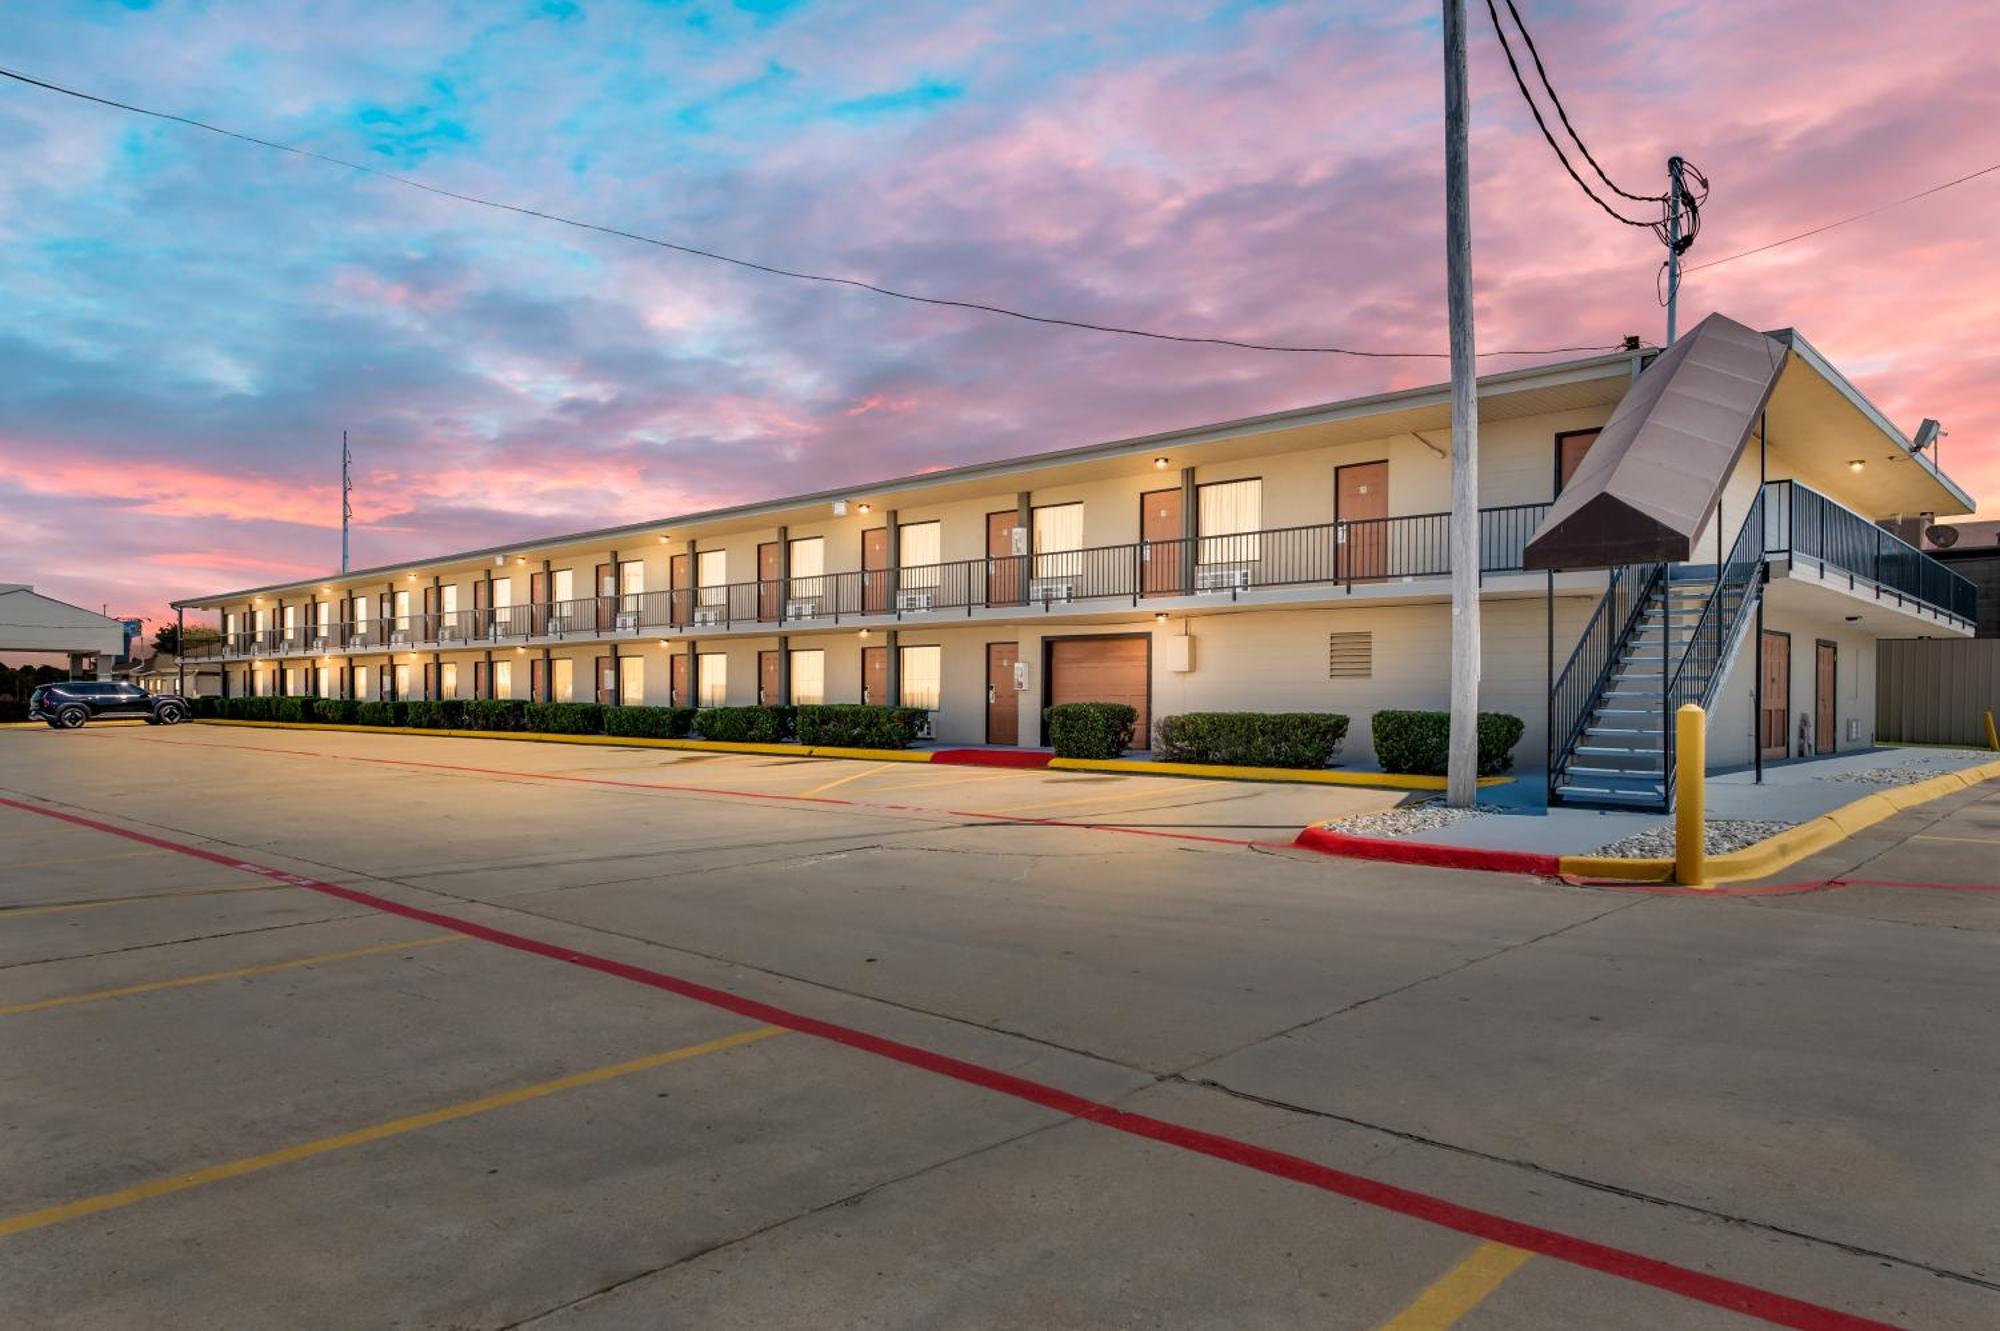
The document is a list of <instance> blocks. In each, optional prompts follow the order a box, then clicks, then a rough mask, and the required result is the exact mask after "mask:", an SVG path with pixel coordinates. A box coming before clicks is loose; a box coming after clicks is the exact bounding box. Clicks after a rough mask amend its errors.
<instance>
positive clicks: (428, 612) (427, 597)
mask: <svg viewBox="0 0 2000 1331" xmlns="http://www.w3.org/2000/svg"><path fill="white" fill-rule="evenodd" d="M422 627H423V631H422V632H421V633H419V634H418V635H417V640H418V641H420V642H436V641H437V640H438V620H437V588H436V587H435V586H426V587H425V588H424V622H423V626H422Z"/></svg>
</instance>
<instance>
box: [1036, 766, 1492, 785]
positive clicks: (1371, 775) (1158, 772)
mask: <svg viewBox="0 0 2000 1331" xmlns="http://www.w3.org/2000/svg"><path fill="white" fill-rule="evenodd" d="M1049 766H1050V767H1053V768H1056V769H1059V770H1061V771H1068V772H1123V773H1126V774H1128V775H1131V776H1200V777H1207V778H1209V779H1210V780H1212V781H1291V782H1297V783H1300V784H1303V785H1313V786H1368V787H1372V788H1374V789H1378V790H1384V789H1386V790H1443V789H1444V788H1445V779H1444V778H1443V777H1441V776H1406V775H1402V774H1399V773H1396V772H1332V771H1327V770H1325V769H1301V768H1297V767H1229V766H1223V765H1220V764H1216V765H1211V764H1208V763H1152V762H1134V761H1132V760H1131V759H1129V758H1051V759H1050V760H1049ZM1513 779H1514V778H1513V777H1511V776H1482V777H1480V778H1479V784H1480V785H1481V786H1504V785H1507V784H1508V783H1510V782H1511V781H1513Z"/></svg>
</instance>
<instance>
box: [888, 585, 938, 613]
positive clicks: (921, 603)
mask: <svg viewBox="0 0 2000 1331" xmlns="http://www.w3.org/2000/svg"><path fill="white" fill-rule="evenodd" d="M896 608H897V609H898V610H928V609H930V608H931V593H930V589H929V588H911V589H907V590H904V591H899V592H897V593H896Z"/></svg>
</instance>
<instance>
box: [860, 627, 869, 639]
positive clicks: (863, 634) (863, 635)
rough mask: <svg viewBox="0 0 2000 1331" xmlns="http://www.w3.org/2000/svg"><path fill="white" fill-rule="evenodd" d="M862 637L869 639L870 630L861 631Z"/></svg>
mask: <svg viewBox="0 0 2000 1331" xmlns="http://www.w3.org/2000/svg"><path fill="white" fill-rule="evenodd" d="M861 636H862V637H864V638H865V637H867V636H868V630H867V629H863V630H861Z"/></svg>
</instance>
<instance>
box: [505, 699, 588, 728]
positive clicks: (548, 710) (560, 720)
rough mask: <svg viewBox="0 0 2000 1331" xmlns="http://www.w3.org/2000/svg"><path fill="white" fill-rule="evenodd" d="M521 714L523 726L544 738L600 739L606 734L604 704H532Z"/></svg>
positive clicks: (523, 709)
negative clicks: (580, 737)
mask: <svg viewBox="0 0 2000 1331" xmlns="http://www.w3.org/2000/svg"><path fill="white" fill-rule="evenodd" d="M521 711H522V716H521V720H522V722H523V724H524V725H526V727H527V728H528V729H529V730H534V731H539V732H540V733H542V734H544V735H598V734H602V733H603V731H604V713H605V707H604V704H603V703H596V702H531V703H529V704H528V705H527V706H526V707H524V708H522V709H521Z"/></svg>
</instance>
